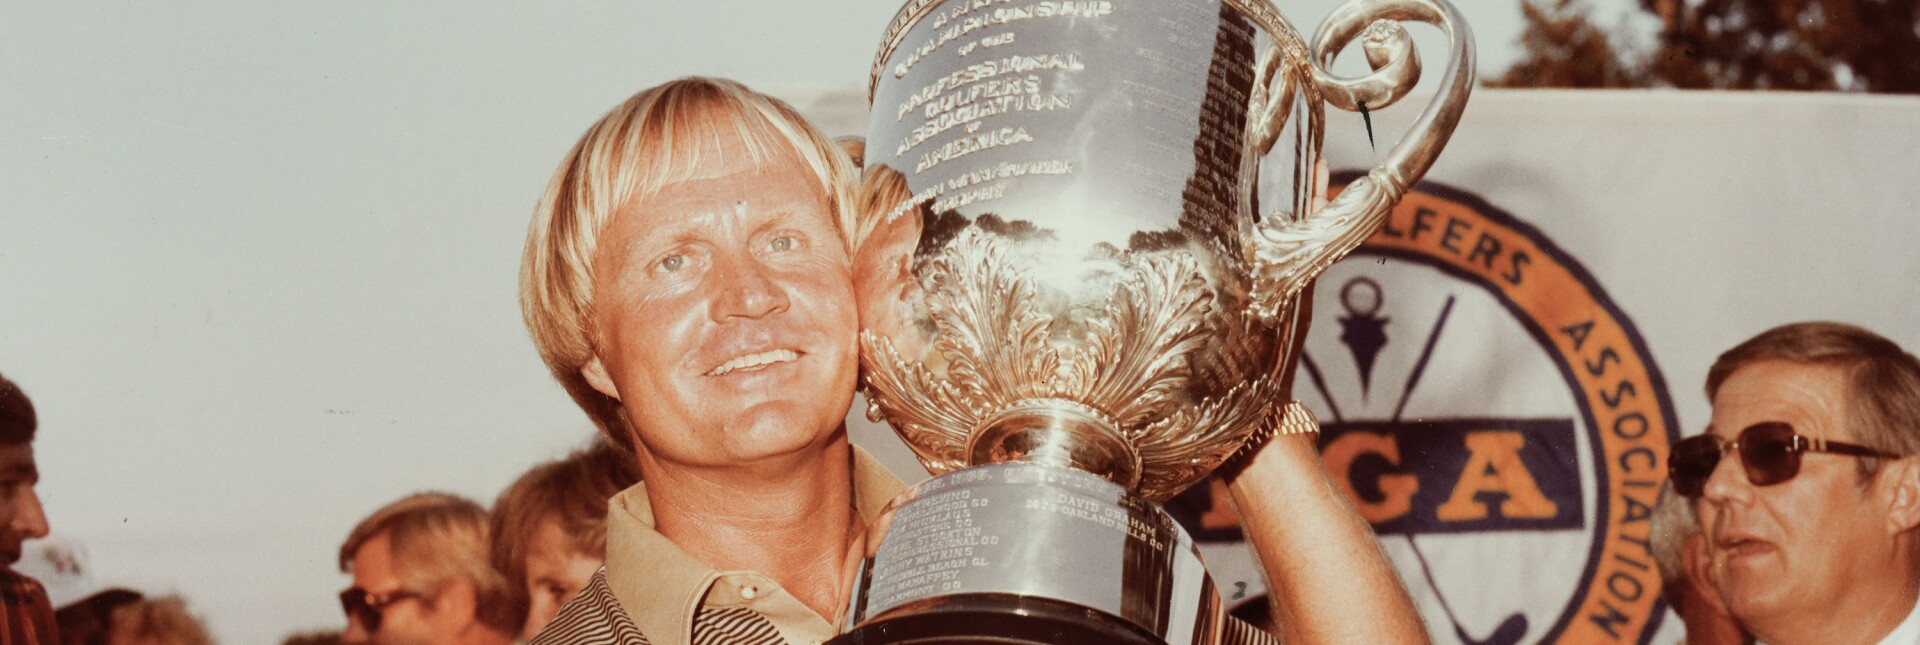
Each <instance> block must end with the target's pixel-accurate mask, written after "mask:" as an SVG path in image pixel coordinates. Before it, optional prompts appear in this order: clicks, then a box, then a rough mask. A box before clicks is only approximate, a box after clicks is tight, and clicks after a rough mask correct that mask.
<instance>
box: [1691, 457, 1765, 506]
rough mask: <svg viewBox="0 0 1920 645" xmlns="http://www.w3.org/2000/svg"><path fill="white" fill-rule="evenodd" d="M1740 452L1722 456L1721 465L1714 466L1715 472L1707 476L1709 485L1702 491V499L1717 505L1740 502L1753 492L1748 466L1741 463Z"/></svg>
mask: <svg viewBox="0 0 1920 645" xmlns="http://www.w3.org/2000/svg"><path fill="white" fill-rule="evenodd" d="M1739 459H1740V452H1739V451H1737V450H1728V451H1727V452H1726V454H1724V455H1721V457H1720V463H1717V464H1714V465H1713V472H1711V473H1708V474H1707V483H1706V486H1704V487H1703V488H1702V490H1701V494H1700V496H1701V498H1703V499H1705V500H1706V501H1708V502H1712V503H1715V504H1721V503H1726V502H1729V501H1740V500H1744V499H1746V497H1747V496H1748V495H1750V494H1752V492H1753V483H1752V482H1749V481H1747V474H1746V469H1745V467H1746V464H1742V463H1739Z"/></svg>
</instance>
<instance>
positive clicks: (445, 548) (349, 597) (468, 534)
mask: <svg viewBox="0 0 1920 645" xmlns="http://www.w3.org/2000/svg"><path fill="white" fill-rule="evenodd" d="M487 550H488V538H487V511H486V509H483V508H481V507H480V505H479V504H475V503H474V502H472V501H470V500H467V499H465V498H462V497H459V496H456V495H449V494H446V493H415V494H413V495H408V496H406V497H403V498H401V499H400V500H399V501H396V502H393V503H391V504H388V505H386V506H384V507H381V508H380V510H377V511H374V512H373V515H371V516H368V517H367V519H365V520H362V521H361V522H360V524H359V525H358V526H355V527H354V528H353V532H352V533H350V534H348V535H347V540H346V542H345V543H343V544H341V545H340V570H341V571H343V572H346V573H350V574H352V575H353V586H352V587H349V588H347V589H346V590H345V591H342V592H340V606H341V609H342V610H343V611H344V612H346V615H347V629H346V633H345V634H344V636H343V638H342V640H343V641H344V642H347V643H378V644H381V645H397V644H402V643H405V644H431V645H505V644H506V643H511V642H513V639H514V636H515V635H517V634H519V632H520V622H521V620H522V619H524V618H525V615H524V614H523V613H522V612H521V611H520V608H519V605H518V604H517V603H515V602H514V596H513V590H512V589H511V588H509V587H508V586H507V581H506V577H505V576H502V575H500V572H498V571H495V570H494V569H493V567H492V565H490V564H489V563H488V562H487Z"/></svg>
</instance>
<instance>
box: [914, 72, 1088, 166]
mask: <svg viewBox="0 0 1920 645" xmlns="http://www.w3.org/2000/svg"><path fill="white" fill-rule="evenodd" d="M1040 90H1041V84H1040V77H1039V76H1035V75H1031V74H1030V75H1027V76H1026V77H1024V78H1012V79H1001V80H994V81H987V82H982V83H979V84H976V85H973V86H970V87H967V88H964V89H962V90H959V91H956V92H953V93H952V94H949V95H947V96H945V97H942V98H941V99H940V100H939V101H936V102H934V103H929V104H927V105H926V106H925V110H926V116H927V121H926V123H925V124H923V125H921V126H920V127H917V128H914V129H913V130H912V131H910V132H908V133H907V135H906V137H905V138H904V139H902V140H901V141H900V145H899V147H898V148H897V150H896V152H895V154H896V155H905V154H906V153H907V152H909V151H911V150H913V148H915V147H917V146H919V145H920V144H921V143H924V142H926V141H927V140H929V139H932V138H934V137H936V136H939V135H940V134H942V133H944V132H946V131H948V130H951V129H953V128H955V127H959V126H965V127H966V132H967V133H968V134H973V133H975V132H977V131H978V130H979V129H980V126H979V122H980V121H981V120H982V119H986V118H988V117H992V116H996V115H1000V114H1003V113H1007V112H1051V111H1055V110H1068V109H1072V108H1073V96H1072V95H1069V94H1041V93H1039V92H1040Z"/></svg>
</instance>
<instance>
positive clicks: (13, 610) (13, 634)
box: [0, 567, 60, 645]
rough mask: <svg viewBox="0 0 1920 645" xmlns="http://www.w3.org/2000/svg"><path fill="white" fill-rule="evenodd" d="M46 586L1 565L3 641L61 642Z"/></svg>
mask: <svg viewBox="0 0 1920 645" xmlns="http://www.w3.org/2000/svg"><path fill="white" fill-rule="evenodd" d="M59 643H60V635H59V633H58V632H56V631H54V622H53V603H52V602H51V601H49V600H47V590H46V588H45V587H42V586H40V581H38V580H34V579H33V578H29V577H26V576H23V575H20V574H19V573H16V572H14V570H13V569H11V568H5V567H0V645H59Z"/></svg>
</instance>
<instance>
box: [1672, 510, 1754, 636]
mask: <svg viewBox="0 0 1920 645" xmlns="http://www.w3.org/2000/svg"><path fill="white" fill-rule="evenodd" d="M1648 530H1649V531H1650V532H1651V533H1652V543H1653V561H1654V564H1655V565H1656V566H1657V567H1659V569H1660V584H1661V589H1662V593H1663V595H1665V596H1666V599H1667V604H1668V605H1670V606H1672V607H1673V611H1674V613H1676V614H1679V615H1680V621H1681V622H1683V623H1685V624H1686V626H1687V641H1686V642H1687V645H1739V644H1741V643H1745V642H1747V635H1746V633H1745V632H1744V631H1742V630H1741V629H1740V623H1738V622H1735V621H1734V620H1733V616H1732V615H1730V614H1728V613H1727V607H1726V605H1725V604H1723V603H1721V602H1720V596H1719V595H1718V592H1716V591H1715V590H1714V585H1713V581H1712V580H1709V579H1708V578H1707V577H1706V576H1707V566H1706V562H1707V542H1706V538H1705V537H1703V536H1702V535H1701V532H1700V523H1699V521H1698V520H1696V519H1695V518H1694V516H1693V509H1692V508H1691V507H1689V506H1688V504H1687V501H1686V499H1684V498H1682V497H1680V496H1679V495H1675V494H1673V488H1671V487H1664V486H1663V487H1661V488H1660V499H1659V501H1658V502H1655V503H1654V506H1653V519H1652V522H1651V525H1650V526H1649V527H1648Z"/></svg>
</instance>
